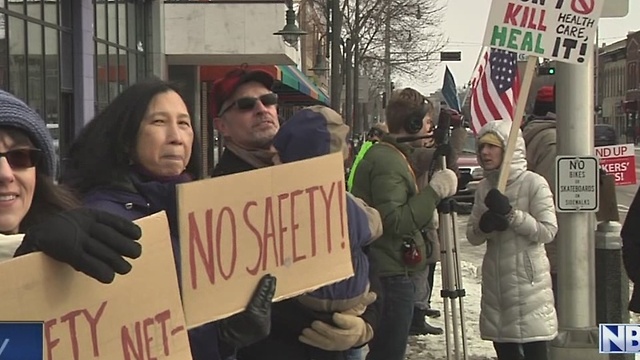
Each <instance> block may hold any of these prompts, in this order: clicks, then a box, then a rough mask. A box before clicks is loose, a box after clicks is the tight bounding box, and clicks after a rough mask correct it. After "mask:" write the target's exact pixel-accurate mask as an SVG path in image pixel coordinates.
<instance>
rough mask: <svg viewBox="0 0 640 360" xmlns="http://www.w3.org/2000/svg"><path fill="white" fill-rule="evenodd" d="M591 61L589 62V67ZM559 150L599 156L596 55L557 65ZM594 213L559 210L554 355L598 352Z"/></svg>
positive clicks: (583, 358)
mask: <svg viewBox="0 0 640 360" xmlns="http://www.w3.org/2000/svg"><path fill="white" fill-rule="evenodd" d="M585 65H586V66H585ZM557 70H558V71H557V73H556V78H557V84H556V86H557V91H556V94H557V95H556V96H557V105H558V106H557V109H556V110H557V114H558V119H561V120H559V121H558V122H557V124H556V126H557V133H558V134H557V136H558V155H574V156H590V155H593V144H594V138H593V111H594V104H593V102H594V96H593V92H594V76H593V70H594V58H593V57H589V61H588V62H587V64H584V65H582V64H580V65H575V64H567V63H562V62H559V63H558V64H557ZM592 216H593V214H592V213H589V212H567V213H558V214H557V217H558V234H557V235H556V240H555V241H556V242H557V244H558V245H557V246H558V289H559V290H558V333H559V334H558V337H557V338H556V339H555V340H554V341H553V342H552V346H551V352H550V355H551V359H554V360H555V359H562V360H591V359H600V357H598V355H599V354H598V328H597V327H596V309H595V298H596V294H595V244H594V243H595V240H594V237H595V234H594V226H593V223H592V221H591V217H592Z"/></svg>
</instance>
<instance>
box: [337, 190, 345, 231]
mask: <svg viewBox="0 0 640 360" xmlns="http://www.w3.org/2000/svg"><path fill="white" fill-rule="evenodd" d="M346 196H347V195H346V194H345V187H344V185H343V184H342V181H338V205H339V206H340V234H341V235H342V238H343V239H344V228H345V226H344V220H345V219H344V202H345V201H346Z"/></svg>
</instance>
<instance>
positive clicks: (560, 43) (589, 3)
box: [483, 0, 606, 64]
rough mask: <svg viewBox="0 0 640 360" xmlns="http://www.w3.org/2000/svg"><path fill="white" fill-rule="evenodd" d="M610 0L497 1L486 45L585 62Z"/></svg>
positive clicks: (491, 16) (492, 12)
mask: <svg viewBox="0 0 640 360" xmlns="http://www.w3.org/2000/svg"><path fill="white" fill-rule="evenodd" d="M605 1H606V0H493V1H492V4H491V10H490V12H489V21H488V23H487V28H486V30H485V36H484V42H483V44H484V45H487V46H491V47H494V48H499V49H504V50H511V51H514V52H521V53H526V54H528V55H532V56H536V57H543V58H548V59H554V60H558V61H561V62H565V63H573V64H582V63H585V62H586V61H587V59H588V58H589V56H591V55H592V54H593V52H594V49H593V46H594V36H595V32H596V27H597V26H598V19H599V18H600V13H601V11H602V7H603V5H604V2H605Z"/></svg>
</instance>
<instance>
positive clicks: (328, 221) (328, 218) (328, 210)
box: [320, 183, 336, 254]
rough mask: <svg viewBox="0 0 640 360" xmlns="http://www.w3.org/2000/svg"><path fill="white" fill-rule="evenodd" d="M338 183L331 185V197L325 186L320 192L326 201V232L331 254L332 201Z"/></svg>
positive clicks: (328, 248)
mask: <svg viewBox="0 0 640 360" xmlns="http://www.w3.org/2000/svg"><path fill="white" fill-rule="evenodd" d="M335 186H336V183H331V189H330V190H329V195H327V193H326V192H325V190H324V186H322V187H320V192H321V193H322V199H323V200H324V209H325V216H326V225H327V228H326V231H327V251H328V252H329V254H331V200H332V199H333V192H334V189H335Z"/></svg>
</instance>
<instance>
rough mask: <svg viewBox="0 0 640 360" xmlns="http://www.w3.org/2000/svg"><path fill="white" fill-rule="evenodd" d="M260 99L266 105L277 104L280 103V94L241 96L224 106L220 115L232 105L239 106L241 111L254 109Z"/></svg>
mask: <svg viewBox="0 0 640 360" xmlns="http://www.w3.org/2000/svg"><path fill="white" fill-rule="evenodd" d="M258 101H260V102H261V103H262V105H264V106H271V105H276V104H277V103H278V94H275V93H269V94H264V95H262V96H258V97H250V96H248V97H241V98H239V99H236V100H235V101H233V102H231V103H229V105H227V106H225V107H223V108H222V109H221V110H220V113H218V116H222V115H223V114H224V113H225V112H227V111H229V110H230V109H231V108H232V107H234V106H237V107H238V110H240V111H248V110H253V108H255V107H256V104H257V103H258Z"/></svg>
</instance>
